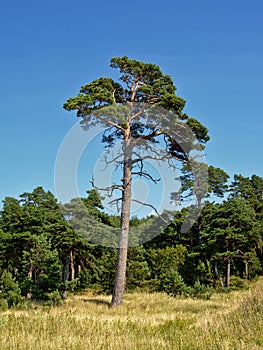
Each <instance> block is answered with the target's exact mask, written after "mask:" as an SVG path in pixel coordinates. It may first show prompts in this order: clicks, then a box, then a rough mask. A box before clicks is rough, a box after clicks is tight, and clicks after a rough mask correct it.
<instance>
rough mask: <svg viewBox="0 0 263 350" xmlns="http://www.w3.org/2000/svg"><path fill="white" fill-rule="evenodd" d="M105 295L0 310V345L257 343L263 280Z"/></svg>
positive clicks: (31, 348) (67, 347) (69, 348)
mask: <svg viewBox="0 0 263 350" xmlns="http://www.w3.org/2000/svg"><path fill="white" fill-rule="evenodd" d="M109 301H110V298H109V297H107V296H105V297H104V296H103V297H102V296H93V295H91V294H83V295H79V296H74V297H71V298H70V299H68V300H67V301H66V302H65V303H64V304H63V306H60V307H52V308H50V307H44V306H35V307H32V308H31V309H27V310H12V309H11V310H8V311H6V312H2V313H0V332H1V335H0V349H1V350H11V349H12V350H80V349H81V350H85V349H88V350H97V349H99V350H104V349H105V350H111V349H112V350H113V349H115V350H116V349H117V350H118V349H120V350H140V349H142V350H156V349H157V350H159V349H168V350H169V349H171V350H177V349H183V350H184V349H193V350H197V349H200V350H201V349H202V350H203V349H207V350H208V349H209V350H213V349H222V350H227V349H238V350H240V349H249V350H253V349H262V348H263V334H262V329H263V280H259V281H258V282H257V283H256V284H255V285H252V286H251V287H250V289H249V290H246V291H239V292H237V291H235V292H232V293H228V294H216V295H213V296H212V298H211V300H209V301H204V300H193V299H174V298H172V297H168V296H167V295H165V294H162V293H156V294H147V293H141V294H140V293H134V294H127V295H126V297H125V301H124V304H123V306H122V307H121V308H120V309H111V308H109Z"/></svg>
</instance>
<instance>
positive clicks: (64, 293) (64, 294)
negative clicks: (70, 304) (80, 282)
mask: <svg viewBox="0 0 263 350" xmlns="http://www.w3.org/2000/svg"><path fill="white" fill-rule="evenodd" d="M69 265H70V260H69V257H68V256H67V257H66V261H65V264H64V273H63V282H64V284H66V282H67V281H68V280H69ZM62 297H63V298H64V299H65V298H66V297H67V290H66V286H65V288H64V290H63V291H62Z"/></svg>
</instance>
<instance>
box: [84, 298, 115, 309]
mask: <svg viewBox="0 0 263 350" xmlns="http://www.w3.org/2000/svg"><path fill="white" fill-rule="evenodd" d="M82 301H84V302H85V303H93V304H96V305H106V306H108V307H110V305H111V304H110V302H109V301H106V300H103V299H82Z"/></svg>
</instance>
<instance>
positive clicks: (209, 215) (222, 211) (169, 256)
mask: <svg viewBox="0 0 263 350" xmlns="http://www.w3.org/2000/svg"><path fill="white" fill-rule="evenodd" d="M216 175H218V176H216ZM219 175H220V176H219ZM186 179H188V180H187V181H186ZM189 179H190V178H189V176H188V175H185V177H184V178H183V180H185V182H183V183H187V184H188V185H187V186H186V187H187V188H188V191H189V188H190V187H189V186H190V185H189V184H190V183H191V181H190V180H189ZM183 180H182V181H183ZM209 185H210V194H211V195H212V194H214V195H216V196H217V200H216V201H215V200H214V198H215V196H211V198H213V201H212V200H210V197H209V196H208V197H207V199H206V203H205V205H204V207H203V210H202V214H201V215H200V217H199V218H198V220H197V221H196V222H195V223H194V225H193V226H192V227H191V229H190V230H188V231H187V232H185V233H182V232H181V230H180V227H181V225H182V222H183V221H184V218H185V216H186V215H187V212H188V211H189V210H195V208H194V207H191V206H190V207H188V206H187V205H186V206H185V207H184V208H182V209H181V210H178V211H176V212H175V213H174V218H173V220H172V222H171V224H170V225H169V226H167V227H166V228H165V229H164V230H162V231H161V232H160V234H159V235H157V236H156V237H155V238H154V239H152V240H149V241H148V242H145V243H143V244H139V242H138V245H135V246H133V247H130V248H129V250H128V262H127V279H126V290H127V291H130V292H131V291H136V292H138V291H140V292H144V291H147V292H149V293H152V292H157V291H161V292H165V293H167V294H168V295H171V296H174V297H177V296H181V297H192V298H200V299H209V298H210V297H211V295H212V294H213V293H216V292H219V291H229V290H234V289H239V288H242V286H244V285H246V284H247V283H248V282H249V281H250V280H254V279H255V278H257V277H258V276H260V275H262V271H263V251H262V244H263V235H262V232H263V226H262V223H263V220H262V219H263V205H262V199H263V178H261V177H259V176H257V175H252V176H251V177H244V176H242V175H234V178H233V179H232V180H229V176H228V175H227V174H226V173H225V172H224V171H223V170H221V169H219V168H214V167H211V166H210V167H209ZM190 190H191V188H190ZM101 199H102V198H101V197H100V195H99V193H98V191H97V190H95V189H92V190H89V191H87V196H86V197H85V198H76V199H72V200H71V201H70V203H66V204H63V205H61V204H59V203H58V201H57V199H56V198H55V196H54V195H53V194H52V193H51V192H50V191H45V190H44V189H43V188H42V187H41V186H39V187H37V188H35V189H34V190H33V191H32V192H30V193H28V192H26V193H23V194H21V195H20V196H19V198H12V197H6V198H5V199H4V200H3V208H2V210H1V216H0V276H1V280H0V286H1V292H0V305H1V308H2V309H5V308H7V307H12V306H18V305H21V304H23V303H24V302H25V301H26V300H42V301H45V302H46V303H50V304H52V303H54V304H56V303H60V302H61V300H62V299H63V298H66V297H67V294H68V293H72V292H74V293H78V292H80V291H83V290H86V291H87V290H89V291H92V292H93V293H95V294H110V293H111V292H112V289H113V284H114V274H115V270H116V261H117V249H116V248H114V247H107V246H106V245H104V246H102V245H97V244H94V243H92V240H90V239H89V237H92V235H93V234H94V232H95V231H96V230H98V227H96V226H94V225H93V224H92V222H90V223H86V225H89V226H88V227H89V232H88V233H89V236H88V237H87V234H86V233H85V234H83V225H84V222H85V220H86V218H87V213H89V216H90V217H92V218H94V219H95V220H96V222H99V223H102V224H106V225H107V226H108V227H118V226H119V222H120V218H119V217H118V216H114V215H109V214H107V213H106V212H105V211H104V208H103V205H102V200H101ZM83 207H85V210H83ZM147 220H149V217H146V218H143V219H139V218H137V217H132V218H131V220H130V227H131V228H132V227H139V226H140V225H141V224H142V223H144V224H145V223H146V224H147ZM86 227H87V226H86ZM85 235H86V236H85Z"/></svg>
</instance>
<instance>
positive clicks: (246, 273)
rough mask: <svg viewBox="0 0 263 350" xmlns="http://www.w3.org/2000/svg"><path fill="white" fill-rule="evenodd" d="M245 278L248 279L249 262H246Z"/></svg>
mask: <svg viewBox="0 0 263 350" xmlns="http://www.w3.org/2000/svg"><path fill="white" fill-rule="evenodd" d="M245 276H246V278H247V279H248V262H247V261H246V260H245Z"/></svg>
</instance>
